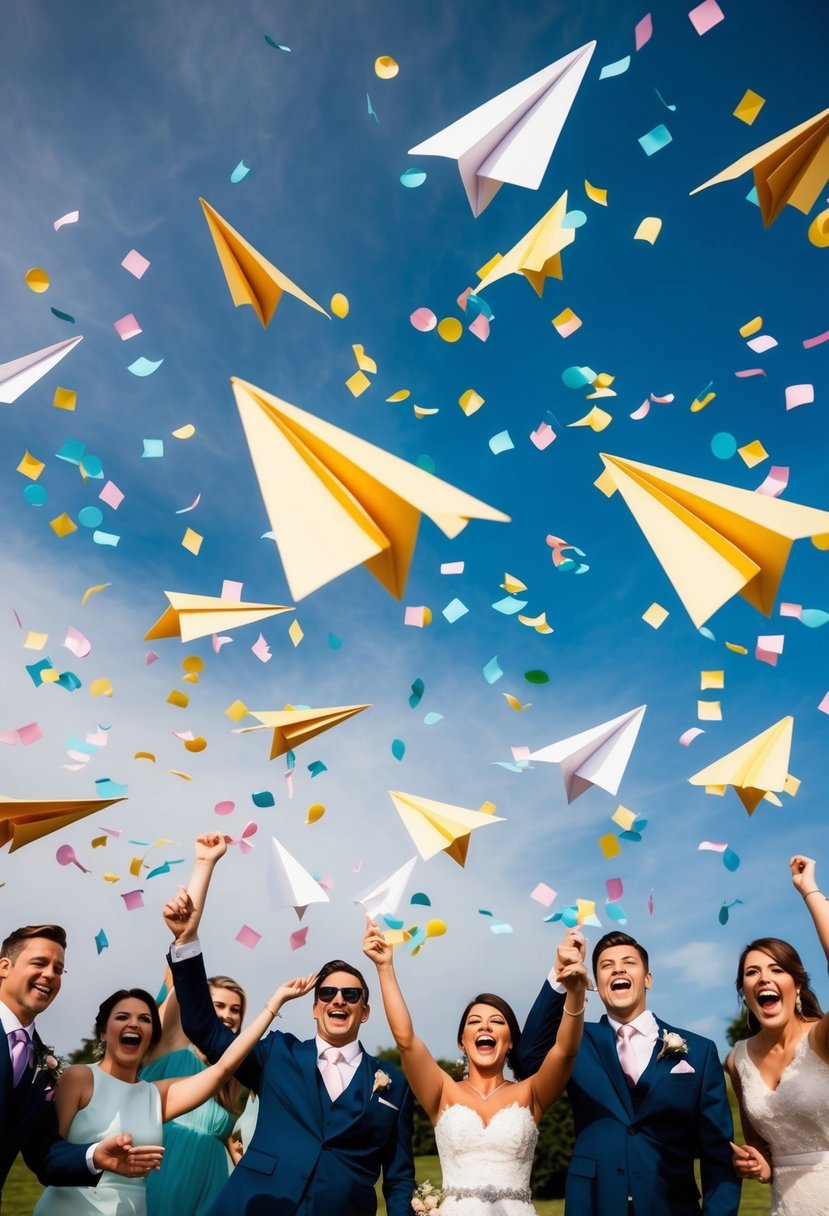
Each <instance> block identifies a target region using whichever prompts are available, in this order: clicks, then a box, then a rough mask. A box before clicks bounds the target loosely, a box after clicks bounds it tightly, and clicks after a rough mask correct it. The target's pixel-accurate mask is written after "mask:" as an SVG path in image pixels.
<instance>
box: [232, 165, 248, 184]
mask: <svg viewBox="0 0 829 1216" xmlns="http://www.w3.org/2000/svg"><path fill="white" fill-rule="evenodd" d="M249 173H250V165H246V164H245V162H244V161H243V160H240V161H239V163H238V165H237V166H236V168H235V169H234V170H233V172H232V173H231V175H230V180H231V182H232V183H233V185H234V186H235V185H237V184H238V183H239V182H243V181H244V180H245V178H246V177H247V175H248V174H249Z"/></svg>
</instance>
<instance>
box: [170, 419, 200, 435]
mask: <svg viewBox="0 0 829 1216" xmlns="http://www.w3.org/2000/svg"><path fill="white" fill-rule="evenodd" d="M195 433H196V428H195V427H194V426H193V423H192V422H186V423H185V424H184V426H180V427H179V428H178V430H175V431H171V432H170V434H171V435H172V436H173V438H174V439H192V438H193V436H194V435H195Z"/></svg>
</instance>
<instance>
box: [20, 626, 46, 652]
mask: <svg viewBox="0 0 829 1216" xmlns="http://www.w3.org/2000/svg"><path fill="white" fill-rule="evenodd" d="M48 641H49V634H48V633H35V631H34V630H33V629H30V630H29V632H28V633H27V634H26V641H25V642H24V643H23V648H24V650H42V649H43V647H44V646H45V645H46V643H47V642H48Z"/></svg>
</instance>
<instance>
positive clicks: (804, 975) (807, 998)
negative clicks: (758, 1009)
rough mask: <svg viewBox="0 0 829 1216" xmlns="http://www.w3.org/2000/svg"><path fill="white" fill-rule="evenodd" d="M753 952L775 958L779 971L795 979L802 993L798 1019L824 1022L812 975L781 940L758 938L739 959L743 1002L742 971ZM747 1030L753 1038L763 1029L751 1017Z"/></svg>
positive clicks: (789, 945)
mask: <svg viewBox="0 0 829 1216" xmlns="http://www.w3.org/2000/svg"><path fill="white" fill-rule="evenodd" d="M752 950H759V951H760V952H761V953H762V954H767V955H768V956H769V958H773V959H774V961H775V962H776V963H777V965H778V966H779V967H782V968H783V970H784V971H785V972H786V973H787V974H788V975H790V976H791V977H792V979H793V980H794V982H795V984H796V985H797V987H798V990H799V993H800V1005H801V1009H802V1012H801V1013H799V1014H798V1015H797V1016H798V1017H799V1018H801V1019H803V1020H804V1021H807V1020H811V1019H812V1018H822V1017H823V1010H822V1009H821V1007H820V1001H819V1000H818V999H817V996H816V995H815V993H814V991H813V990H812V987H811V981H810V979H809V972H808V971H807V970H806V968H805V967H804V966H803V960H802V959H801V957H800V955H799V954H798V953H797V951H796V950H795V948H794V946H792V945H791V944H790V943H789V942H784V941H783V939H782V938H780V937H758V938H755V940H754V941H753V942H749V943H748V945H747V946H746V948H745V950H743V952H742V954H741V955H740V960H739V962H738V963H737V979H736V981H735V987H736V989H737V993H738V995H739V996H740V998H741V999H742V996H743V970H744V968H745V965H746V958H747V957H748V955H749V954H750V953H751V951H752ZM748 1027H749V1030H751V1031H752V1033H753V1034H756V1033H757V1031H758V1030H759V1029H760V1026H759V1024H758V1022H757V1019H756V1018H755V1016H754V1014H753V1013H749V1015H748Z"/></svg>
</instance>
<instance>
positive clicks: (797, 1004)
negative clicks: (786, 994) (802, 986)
mask: <svg viewBox="0 0 829 1216" xmlns="http://www.w3.org/2000/svg"><path fill="white" fill-rule="evenodd" d="M794 1011H795V1013H796V1014H797V1016H798V1017H799V1018H802V1017H803V1002H802V1001H801V999H800V993H799V992H798V994H797V996H796V997H795V998H794Z"/></svg>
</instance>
